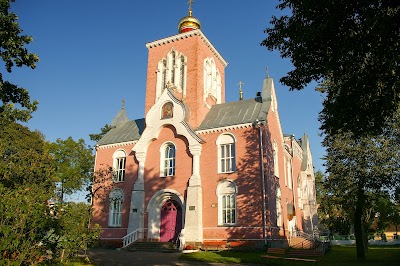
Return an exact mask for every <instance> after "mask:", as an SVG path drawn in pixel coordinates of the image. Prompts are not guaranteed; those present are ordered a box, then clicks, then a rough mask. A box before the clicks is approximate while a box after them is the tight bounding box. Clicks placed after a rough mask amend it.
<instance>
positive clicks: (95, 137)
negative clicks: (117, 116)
mask: <svg viewBox="0 0 400 266" xmlns="http://www.w3.org/2000/svg"><path fill="white" fill-rule="evenodd" d="M111 129H112V127H111V126H109V125H108V124H106V125H105V126H104V127H102V128H101V132H100V133H98V134H89V137H90V140H92V141H96V142H98V141H99V140H101V138H102V137H104V135H105V134H107V132H108V131H110V130H111Z"/></svg>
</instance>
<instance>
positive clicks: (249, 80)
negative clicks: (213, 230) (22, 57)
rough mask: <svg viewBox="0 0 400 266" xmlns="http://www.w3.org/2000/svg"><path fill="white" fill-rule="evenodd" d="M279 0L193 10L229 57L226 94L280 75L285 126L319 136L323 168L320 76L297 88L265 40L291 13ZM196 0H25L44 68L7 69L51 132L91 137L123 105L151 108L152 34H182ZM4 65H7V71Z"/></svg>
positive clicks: (26, 25) (20, 11)
mask: <svg viewBox="0 0 400 266" xmlns="http://www.w3.org/2000/svg"><path fill="white" fill-rule="evenodd" d="M277 3H278V1H275V0H268V1H266V0H251V1H243V0H230V1H228V0H218V1H215V0H214V1H212V0H197V1H195V3H194V5H193V15H194V16H195V17H197V18H198V19H199V20H200V21H201V23H202V31H203V33H204V34H205V35H206V36H207V38H208V39H209V40H210V41H211V43H212V44H213V45H214V46H215V48H216V49H217V50H218V51H219V52H220V54H221V55H222V56H223V57H224V58H225V60H226V61H227V62H228V63H229V65H228V66H227V68H226V72H225V73H226V75H225V82H226V101H228V102H229V101H236V100H237V99H238V97H239V93H238V85H237V84H238V83H239V81H243V82H244V85H243V91H244V98H245V99H247V98H252V97H255V95H256V92H257V91H260V90H261V88H262V82H263V79H264V77H265V75H266V67H267V66H268V68H269V75H270V76H271V77H273V78H274V81H275V88H276V92H277V97H278V108H279V114H280V118H281V123H282V128H283V131H284V133H285V134H294V135H295V137H296V138H300V137H301V136H302V135H303V134H304V132H306V133H307V134H308V135H309V137H310V141H311V149H312V153H313V159H314V166H315V169H316V170H318V169H323V166H322V164H323V162H322V160H321V159H320V158H321V157H322V156H323V155H324V149H323V147H322V146H321V140H322V138H321V137H320V136H319V133H320V131H319V129H318V128H319V126H320V124H319V122H318V113H319V111H320V110H321V109H322V96H321V95H320V93H318V92H315V91H314V86H315V84H314V85H310V86H309V87H308V88H306V89H305V90H303V91H293V92H290V91H289V90H288V88H287V87H285V86H283V85H282V84H280V83H279V79H280V78H281V77H282V76H284V75H285V74H286V73H287V72H288V71H290V70H291V69H292V65H291V63H290V61H289V60H287V59H282V58H280V55H279V53H278V52H276V51H274V52H270V51H268V50H267V49H266V48H265V47H261V46H260V45H259V44H260V42H261V41H262V40H263V39H265V37H266V35H265V33H264V32H263V30H264V29H265V28H266V27H268V26H269V21H270V20H271V18H272V15H278V16H279V15H281V14H282V12H281V11H279V10H277V9H276V5H277ZM187 9H188V5H187V0H168V1H167V0H152V1H132V0H115V1H105V0H68V1H67V0H65V1H54V0H35V1H32V0H17V1H16V2H15V3H12V10H13V11H14V12H15V13H16V14H17V15H18V16H19V23H20V26H21V27H22V29H23V30H24V33H25V34H28V35H31V36H33V38H34V41H33V43H32V44H30V45H29V46H28V47H27V48H28V49H29V51H30V52H34V53H37V54H38V55H39V57H40V62H39V63H38V64H37V68H36V69H35V70H31V69H28V68H23V69H16V68H14V70H13V72H12V73H11V74H7V75H5V79H8V80H10V81H12V82H15V83H17V84H18V85H19V86H22V87H25V88H26V89H28V90H29V92H30V94H31V97H32V99H37V100H39V102H40V104H39V109H38V111H37V112H35V113H34V115H33V118H32V119H31V120H30V122H29V123H28V126H29V127H30V128H31V129H37V130H40V131H41V132H43V133H44V135H45V136H46V138H47V140H50V141H54V140H56V139H57V138H62V139H65V138H67V137H69V136H72V137H73V138H74V139H78V138H83V139H85V141H86V142H87V143H88V144H90V145H91V146H94V143H92V142H91V141H90V140H89V137H88V135H89V134H90V133H98V132H99V131H100V128H101V127H103V126H104V125H105V124H106V123H108V124H109V123H111V120H112V119H113V117H114V116H115V115H116V114H117V112H118V111H119V109H120V108H121V101H122V99H123V98H124V99H125V101H126V104H125V108H126V110H127V112H128V115H129V118H130V119H137V118H142V117H143V113H144V98H145V86H146V71H147V48H146V47H145V44H146V43H148V42H152V41H155V40H157V39H161V38H165V37H168V36H172V35H175V34H177V24H178V21H179V20H180V19H181V18H182V17H184V16H186V15H187ZM2 72H4V71H2Z"/></svg>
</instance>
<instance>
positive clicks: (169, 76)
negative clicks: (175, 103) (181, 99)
mask: <svg viewBox="0 0 400 266" xmlns="http://www.w3.org/2000/svg"><path fill="white" fill-rule="evenodd" d="M186 61H187V58H186V56H185V55H184V54H182V53H179V52H178V51H175V50H174V49H171V51H169V52H168V54H167V56H166V57H165V58H163V59H161V60H160V61H159V62H158V65H157V71H156V75H157V76H156V79H157V80H156V100H157V99H158V98H159V97H160V96H161V94H162V92H163V91H164V89H165V88H166V86H167V85H170V86H173V87H175V88H176V89H177V91H178V92H183V95H185V94H186V72H187V69H186Z"/></svg>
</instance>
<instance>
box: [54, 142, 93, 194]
mask: <svg viewBox="0 0 400 266" xmlns="http://www.w3.org/2000/svg"><path fill="white" fill-rule="evenodd" d="M48 149H49V152H50V154H51V155H52V157H53V159H54V161H55V164H56V180H57V181H58V182H59V184H60V199H61V201H63V199H64V195H65V194H67V195H69V194H72V193H73V192H76V191H78V190H80V189H82V188H83V187H84V186H86V185H88V184H89V183H90V181H91V178H92V175H93V173H92V171H93V165H94V156H93V154H92V149H91V148H90V147H87V146H86V144H85V141H84V140H83V139H79V140H78V141H75V140H73V139H72V138H71V137H69V138H67V139H66V140H61V139H57V140H56V141H55V142H53V143H49V145H48Z"/></svg>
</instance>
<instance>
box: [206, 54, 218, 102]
mask: <svg viewBox="0 0 400 266" xmlns="http://www.w3.org/2000/svg"><path fill="white" fill-rule="evenodd" d="M203 69H204V102H205V101H206V99H207V97H209V96H211V98H214V99H215V100H216V102H217V103H221V87H222V81H221V75H220V73H219V70H218V69H217V67H216V64H215V61H214V58H212V57H211V58H206V59H204V66H203Z"/></svg>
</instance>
